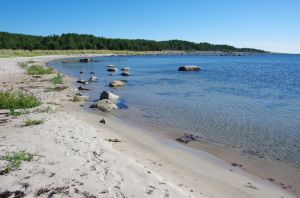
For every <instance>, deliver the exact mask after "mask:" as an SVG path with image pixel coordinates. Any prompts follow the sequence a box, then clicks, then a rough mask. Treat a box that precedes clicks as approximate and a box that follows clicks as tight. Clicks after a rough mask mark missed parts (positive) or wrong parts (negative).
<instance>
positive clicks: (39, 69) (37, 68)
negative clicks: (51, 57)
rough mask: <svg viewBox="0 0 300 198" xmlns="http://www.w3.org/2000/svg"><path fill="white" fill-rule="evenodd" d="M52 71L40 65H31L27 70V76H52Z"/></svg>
mask: <svg viewBox="0 0 300 198" xmlns="http://www.w3.org/2000/svg"><path fill="white" fill-rule="evenodd" d="M52 73H53V69H52V68H47V67H44V66H41V65H32V66H30V67H28V68H27V74H28V75H44V74H52Z"/></svg>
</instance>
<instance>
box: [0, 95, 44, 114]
mask: <svg viewBox="0 0 300 198" xmlns="http://www.w3.org/2000/svg"><path fill="white" fill-rule="evenodd" d="M39 105H41V101H40V100H39V99H37V98H36V97H35V96H33V95H29V94H26V93H23V92H17V93H15V92H0V109H11V110H14V109H25V108H32V107H36V106H39Z"/></svg>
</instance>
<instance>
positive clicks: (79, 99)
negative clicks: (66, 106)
mask: <svg viewBox="0 0 300 198" xmlns="http://www.w3.org/2000/svg"><path fill="white" fill-rule="evenodd" d="M80 101H81V98H80V97H79V96H74V97H73V99H72V102H80Z"/></svg>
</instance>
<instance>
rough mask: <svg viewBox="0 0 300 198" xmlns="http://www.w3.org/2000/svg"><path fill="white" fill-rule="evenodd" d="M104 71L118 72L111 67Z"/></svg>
mask: <svg viewBox="0 0 300 198" xmlns="http://www.w3.org/2000/svg"><path fill="white" fill-rule="evenodd" d="M106 71H109V72H116V71H118V69H117V68H114V67H111V68H108V69H107V70H106Z"/></svg>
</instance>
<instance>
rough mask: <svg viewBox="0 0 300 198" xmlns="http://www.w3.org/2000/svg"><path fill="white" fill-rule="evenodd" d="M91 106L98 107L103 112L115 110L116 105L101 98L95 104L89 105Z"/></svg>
mask: <svg viewBox="0 0 300 198" xmlns="http://www.w3.org/2000/svg"><path fill="white" fill-rule="evenodd" d="M90 107H91V108H98V109H100V110H101V111H103V112H110V111H113V110H117V109H118V106H117V105H115V104H114V103H112V102H111V101H110V100H107V99H103V100H99V101H98V102H97V103H96V104H93V105H91V106H90Z"/></svg>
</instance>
